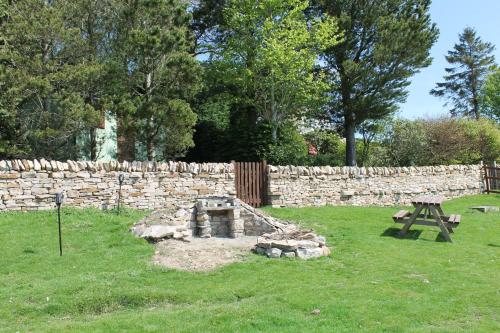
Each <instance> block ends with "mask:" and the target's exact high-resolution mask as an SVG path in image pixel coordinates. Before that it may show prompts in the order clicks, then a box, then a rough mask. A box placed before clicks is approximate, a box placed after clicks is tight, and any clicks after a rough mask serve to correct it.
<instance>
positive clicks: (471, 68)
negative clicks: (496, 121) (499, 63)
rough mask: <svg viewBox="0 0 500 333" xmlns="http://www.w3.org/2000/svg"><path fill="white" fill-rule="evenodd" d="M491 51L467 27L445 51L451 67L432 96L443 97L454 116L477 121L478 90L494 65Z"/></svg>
mask: <svg viewBox="0 0 500 333" xmlns="http://www.w3.org/2000/svg"><path fill="white" fill-rule="evenodd" d="M494 49H495V48H494V46H493V45H492V44H491V43H487V42H483V41H482V40H481V38H480V37H479V36H478V35H477V33H476V31H475V30H474V29H472V28H469V27H467V28H465V29H464V31H463V32H462V33H461V34H460V36H459V43H458V44H455V46H454V47H453V50H450V51H448V55H447V56H446V61H448V63H450V65H453V67H447V68H445V71H446V75H445V76H444V82H440V83H437V84H436V88H434V89H432V90H431V94H432V95H434V96H437V97H444V98H446V100H447V104H448V103H449V104H451V105H452V106H453V108H452V109H451V110H450V113H451V114H452V115H453V116H465V117H470V118H474V119H479V118H480V116H481V113H480V92H481V87H482V86H483V83H484V80H485V78H486V77H487V75H488V73H490V72H491V70H492V69H493V66H494V64H495V57H494V56H493V55H492V52H493V50H494Z"/></svg>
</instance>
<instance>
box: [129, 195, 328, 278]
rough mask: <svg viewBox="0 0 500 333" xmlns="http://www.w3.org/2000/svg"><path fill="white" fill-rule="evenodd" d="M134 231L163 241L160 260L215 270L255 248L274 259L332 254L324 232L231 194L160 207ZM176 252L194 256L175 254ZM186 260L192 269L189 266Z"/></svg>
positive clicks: (157, 256)
mask: <svg viewBox="0 0 500 333" xmlns="http://www.w3.org/2000/svg"><path fill="white" fill-rule="evenodd" d="M131 230H132V232H133V233H134V234H135V235H136V236H138V237H142V238H144V239H147V240H148V241H150V242H153V243H156V244H157V246H158V250H157V253H156V255H155V262H157V263H161V264H165V265H167V266H169V267H174V268H180V269H189V270H199V269H200V267H201V268H203V267H207V269H208V268H210V269H211V268H213V267H216V266H217V262H220V265H223V264H227V263H229V262H232V259H234V261H239V260H240V259H241V253H244V252H247V253H248V252H249V251H250V250H252V251H253V252H254V253H257V254H262V255H265V256H267V257H269V258H282V257H285V258H293V257H297V258H299V259H311V258H317V257H321V256H328V255H330V249H329V248H328V247H327V246H326V240H325V238H324V237H322V236H319V235H316V234H315V233H314V232H313V231H312V230H303V229H301V228H300V227H299V226H297V225H295V224H293V223H289V222H285V221H280V220H278V219H275V218H273V217H271V216H268V215H267V214H265V213H263V212H262V211H260V210H258V209H255V208H253V207H251V206H249V205H247V204H245V203H244V202H242V201H240V200H239V199H236V198H231V197H203V198H198V199H197V200H196V202H195V203H194V204H193V205H192V206H189V207H177V208H176V209H173V210H172V209H171V210H159V211H155V212H153V213H152V214H151V215H150V216H148V217H146V218H145V219H143V220H141V221H139V222H138V223H137V224H136V225H134V227H132V229H131ZM225 239H226V240H227V241H225ZM239 239H240V240H239ZM212 240H214V241H212ZM178 241H181V242H178ZM166 242H168V243H166ZM172 242H173V243H172ZM191 243H192V245H189V244H191ZM167 244H168V245H167ZM182 244H185V245H182ZM238 244H240V245H241V246H238ZM249 244H254V246H253V247H252V246H250V247H249ZM166 249H168V250H166ZM176 249H178V251H177V250H176ZM176 253H177V256H179V257H183V258H189V260H184V259H179V258H177V259H176V258H172V257H173V256H175V255H176ZM196 253H198V255H196ZM231 253H234V254H235V256H234V258H233V257H232V255H231ZM162 256H163V259H162ZM164 256H170V258H165V257H164ZM198 259H199V260H198ZM186 261H189V265H187V266H186V267H187V268H186V267H184V266H183V263H184V262H186ZM197 261H200V262H199V263H198V262H197ZM204 262H205V263H207V264H204ZM172 263H175V264H172ZM208 263H210V265H208ZM193 267H194V268H193Z"/></svg>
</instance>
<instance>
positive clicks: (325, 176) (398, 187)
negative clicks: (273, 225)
mask: <svg viewBox="0 0 500 333" xmlns="http://www.w3.org/2000/svg"><path fill="white" fill-rule="evenodd" d="M268 176H269V189H268V201H269V204H271V205H272V206H275V207H294V206H298V207H300V206H323V205H387V206H389V205H397V204H408V203H409V202H410V200H411V198H412V197H415V196H417V195H420V194H440V195H442V196H444V197H446V198H454V197H459V196H463V195H467V194H478V193H481V192H482V191H483V183H482V177H481V165H450V166H429V167H402V168H382V167H380V168H374V167H368V168H363V167H361V168H358V167H329V166H326V167H295V166H279V167H276V166H270V167H269V170H268Z"/></svg>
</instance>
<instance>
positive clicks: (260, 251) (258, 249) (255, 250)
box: [252, 246, 267, 255]
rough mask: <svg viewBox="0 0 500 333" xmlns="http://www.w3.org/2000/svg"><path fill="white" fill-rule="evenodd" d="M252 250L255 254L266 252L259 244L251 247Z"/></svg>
mask: <svg viewBox="0 0 500 333" xmlns="http://www.w3.org/2000/svg"><path fill="white" fill-rule="evenodd" d="M252 251H253V252H255V253H257V254H262V255H264V254H266V252H267V249H265V248H263V247H260V246H255V247H254V248H253V249H252Z"/></svg>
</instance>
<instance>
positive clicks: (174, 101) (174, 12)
mask: <svg viewBox="0 0 500 333" xmlns="http://www.w3.org/2000/svg"><path fill="white" fill-rule="evenodd" d="M119 13H120V17H119V20H118V27H117V28H116V30H117V31H118V33H117V35H116V36H115V37H114V39H115V40H114V45H115V50H114V53H113V60H114V61H113V70H114V71H115V75H114V78H115V82H113V86H114V88H115V95H119V97H118V98H117V100H115V101H113V104H112V106H111V108H112V110H113V111H114V112H115V114H116V115H117V116H118V117H119V118H121V120H122V121H123V119H125V120H126V122H128V123H127V124H126V125H127V126H132V127H133V128H134V129H135V130H136V133H137V138H138V140H139V142H140V143H141V144H142V145H143V146H144V147H145V151H146V155H147V158H148V160H153V159H154V158H156V159H169V158H176V157H179V156H182V155H183V154H184V153H185V151H186V150H187V149H188V148H189V147H191V146H192V145H193V141H192V135H193V127H194V125H195V123H196V115H195V114H194V112H193V111H192V110H191V106H190V104H189V102H190V100H192V99H193V97H194V95H195V94H196V93H197V91H198V90H199V85H200V74H201V67H200V66H199V64H198V62H197V60H196V59H195V58H194V57H193V55H192V54H191V51H192V48H193V40H192V35H191V32H190V30H189V23H190V19H191V17H190V15H189V14H188V12H187V9H186V4H185V3H184V2H181V1H178V0H168V1H167V0H140V1H136V2H131V3H123V4H122V5H121V7H119ZM124 82H126V83H127V84H126V85H124V84H123V83H124ZM124 104H125V105H127V106H126V107H125V110H123V109H122V106H123V105H124Z"/></svg>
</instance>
